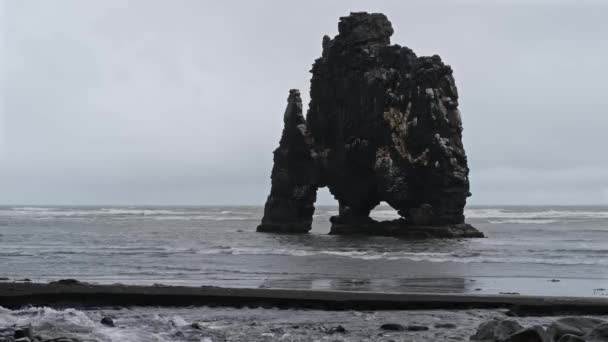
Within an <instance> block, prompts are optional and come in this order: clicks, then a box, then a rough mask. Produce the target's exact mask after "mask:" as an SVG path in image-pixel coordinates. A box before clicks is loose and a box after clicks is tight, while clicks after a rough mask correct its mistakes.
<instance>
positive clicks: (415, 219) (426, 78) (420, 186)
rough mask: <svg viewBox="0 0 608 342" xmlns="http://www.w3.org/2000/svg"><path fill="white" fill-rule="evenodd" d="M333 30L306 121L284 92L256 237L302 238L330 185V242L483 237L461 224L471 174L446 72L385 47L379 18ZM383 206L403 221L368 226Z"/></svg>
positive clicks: (295, 95) (360, 16)
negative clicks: (346, 237) (367, 237)
mask: <svg viewBox="0 0 608 342" xmlns="http://www.w3.org/2000/svg"><path fill="white" fill-rule="evenodd" d="M338 31H339V34H338V35H337V36H336V37H334V38H333V39H330V38H329V37H328V36H325V37H323V53H322V56H321V57H320V58H319V59H317V60H316V61H315V63H314V65H313V68H312V70H311V72H312V80H311V89H310V98H311V100H310V104H309V109H308V113H307V115H306V119H304V116H303V114H302V102H301V99H300V93H299V91H298V90H291V91H290V94H289V99H288V104H287V109H286V111H285V116H284V124H285V127H284V129H283V135H282V138H281V141H280V144H279V147H278V148H277V149H276V150H275V151H274V167H273V169H272V176H271V179H272V188H271V192H270V195H269V196H268V200H267V202H266V206H265V210H264V218H263V219H262V223H261V225H260V226H259V227H258V231H273V232H307V231H308V230H310V227H311V223H312V216H313V213H314V202H315V199H316V191H317V189H318V188H320V187H325V186H327V187H328V188H329V190H330V192H331V193H332V195H333V196H334V197H335V198H336V199H337V200H338V203H339V208H340V209H339V214H338V215H337V216H334V217H332V218H331V222H332V228H331V233H334V234H352V233H364V234H379V235H404V236H412V237H479V236H483V235H482V234H481V233H480V232H478V231H477V230H475V229H474V228H473V227H471V226H469V225H467V224H464V215H463V210H464V206H465V203H466V198H467V197H468V196H470V193H469V179H468V173H469V169H468V166H467V158H466V155H465V151H464V148H463V145H462V122H461V118H460V112H459V111H458V92H457V90H456V85H455V83H454V78H453V76H452V69H451V68H450V66H448V65H445V64H444V63H443V62H442V61H441V58H440V57H439V56H436V55H435V56H432V57H418V56H416V54H415V53H414V52H413V51H412V50H410V49H408V48H406V47H401V46H399V45H391V44H390V36H391V35H392V34H393V28H392V25H391V23H390V21H389V20H388V19H387V18H386V16H385V15H383V14H376V13H374V14H369V13H351V14H350V15H349V16H347V17H342V18H340V22H339V25H338ZM383 201H384V202H386V203H388V204H389V205H390V206H391V207H393V208H395V209H396V210H397V211H398V213H399V215H400V216H401V219H399V220H395V221H388V222H376V221H374V220H373V219H371V218H370V217H369V213H370V211H371V210H372V209H373V208H374V207H376V206H377V205H378V204H379V203H380V202H383Z"/></svg>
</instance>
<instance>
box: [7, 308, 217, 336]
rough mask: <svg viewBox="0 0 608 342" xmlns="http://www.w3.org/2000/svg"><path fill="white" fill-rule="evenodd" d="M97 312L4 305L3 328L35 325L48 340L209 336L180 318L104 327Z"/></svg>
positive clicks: (157, 317) (160, 317)
mask: <svg viewBox="0 0 608 342" xmlns="http://www.w3.org/2000/svg"><path fill="white" fill-rule="evenodd" d="M101 317H102V316H101V315H100V314H99V313H97V312H91V311H89V312H84V311H80V310H76V309H65V310H55V309H52V308H48V307H29V308H25V309H20V310H9V309H6V308H3V307H1V306H0V328H2V327H10V326H27V325H31V327H32V329H33V331H34V334H36V335H41V336H42V337H43V338H45V339H52V338H59V337H68V338H69V337H73V338H77V339H80V340H85V341H99V342H114V341H128V342H148V341H157V342H169V341H201V340H204V339H205V338H208V337H206V336H200V335H201V334H203V333H202V332H198V331H194V332H193V333H194V334H195V335H191V334H190V336H189V332H192V329H188V326H189V323H188V322H187V321H186V320H185V319H184V318H182V317H181V316H179V315H172V316H169V317H168V316H163V315H158V314H155V315H151V316H150V317H143V316H142V317H140V319H137V320H124V321H123V320H121V319H118V320H116V319H115V323H116V325H117V326H116V327H108V326H105V325H103V324H101Z"/></svg>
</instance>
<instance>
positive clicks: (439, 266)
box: [0, 206, 608, 296]
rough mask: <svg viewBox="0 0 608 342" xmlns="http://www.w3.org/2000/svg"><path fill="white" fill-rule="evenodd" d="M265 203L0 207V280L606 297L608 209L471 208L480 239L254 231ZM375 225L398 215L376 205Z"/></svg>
mask: <svg viewBox="0 0 608 342" xmlns="http://www.w3.org/2000/svg"><path fill="white" fill-rule="evenodd" d="M262 213H263V208H262V207H258V206H238V207H236V206H235V207H219V206H217V207H212V206H209V207H112V206H103V207H81V206H78V207H69V206H52V207H51V206H49V207H25V206H3V207H0V260H1V263H0V277H5V278H9V279H10V280H20V279H24V278H28V279H30V280H31V281H34V282H47V281H52V280H58V279H63V278H76V279H78V280H80V281H85V282H94V283H104V284H113V283H123V284H167V285H191V286H223V287H253V288H257V287H278V288H301V289H334V290H357V291H387V292H402V291H413V292H441V293H446V292H455V293H492V294H495V293H520V294H529V295H569V296H608V290H607V289H608V207H548V206H547V207H468V208H467V209H466V212H465V215H466V217H467V222H468V223H470V224H472V225H474V226H475V227H476V228H478V229H479V230H481V231H482V232H484V233H485V234H486V236H487V238H483V239H466V240H425V241H408V240H402V239H398V238H391V237H355V236H333V235H327V232H328V231H329V217H330V216H332V215H335V214H336V213H337V208H335V207H331V206H320V207H318V208H317V210H316V212H315V216H314V225H313V229H312V231H311V233H310V234H304V235H280V234H267V233H257V232H256V231H255V229H256V226H257V225H258V223H259V222H260V219H261V217H262ZM372 216H373V217H374V218H376V219H379V220H382V219H392V218H395V217H397V214H396V212H395V211H394V210H393V209H391V208H390V207H387V206H384V207H378V208H377V209H375V210H374V212H373V215H372Z"/></svg>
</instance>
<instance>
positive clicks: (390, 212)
mask: <svg viewBox="0 0 608 342" xmlns="http://www.w3.org/2000/svg"><path fill="white" fill-rule="evenodd" d="M369 217H371V218H372V219H374V220H376V221H392V220H396V219H398V218H400V217H401V216H400V215H399V213H398V212H397V210H395V209H394V208H393V207H391V206H390V205H388V203H386V202H380V204H378V205H377V206H376V207H375V208H374V209H372V211H371V212H370V213H369Z"/></svg>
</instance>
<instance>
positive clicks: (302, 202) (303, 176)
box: [258, 89, 318, 233]
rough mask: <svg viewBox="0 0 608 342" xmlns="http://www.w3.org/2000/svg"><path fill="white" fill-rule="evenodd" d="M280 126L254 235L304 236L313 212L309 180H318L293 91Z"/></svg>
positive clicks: (314, 190)
mask: <svg viewBox="0 0 608 342" xmlns="http://www.w3.org/2000/svg"><path fill="white" fill-rule="evenodd" d="M283 122H284V124H285V127H284V128H283V136H282V137H281V142H280V143H279V147H278V148H277V149H276V150H275V151H274V166H273V168H272V177H271V178H272V187H271V190H270V195H269V196H268V199H267V200H266V206H265V207H264V218H263V219H262V224H260V225H259V226H258V231H262V232H263V231H272V232H286V233H305V232H308V231H309V230H310V226H311V224H312V215H313V214H314V212H315V207H314V203H315V200H316V199H317V185H316V184H315V182H311V180H314V179H317V178H318V169H317V168H316V167H315V163H314V162H313V153H312V151H313V146H312V138H311V137H310V134H309V133H308V128H307V126H306V121H305V120H304V116H303V115H302V99H301V98H300V91H299V90H297V89H292V90H290V91H289V98H288V99H287V109H286V110H285V115H284V116H283Z"/></svg>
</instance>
